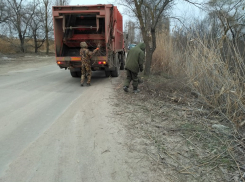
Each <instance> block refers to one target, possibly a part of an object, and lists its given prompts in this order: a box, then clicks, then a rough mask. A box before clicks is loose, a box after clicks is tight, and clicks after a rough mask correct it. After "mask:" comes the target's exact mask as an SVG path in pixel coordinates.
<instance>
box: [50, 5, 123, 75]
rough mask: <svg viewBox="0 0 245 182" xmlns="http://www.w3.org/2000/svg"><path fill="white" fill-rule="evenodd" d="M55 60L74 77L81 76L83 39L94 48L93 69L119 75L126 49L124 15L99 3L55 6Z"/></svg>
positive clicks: (89, 46) (112, 7)
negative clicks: (98, 46) (95, 50)
mask: <svg viewBox="0 0 245 182" xmlns="http://www.w3.org/2000/svg"><path fill="white" fill-rule="evenodd" d="M52 11H53V23H54V38H55V53H56V62H57V64H58V66H59V67H60V68H65V69H67V68H68V69H70V72H71V76H72V77H80V76H81V57H80V54H79V51H80V42H83V41H85V42H86V43H87V45H88V49H89V50H90V51H93V50H94V49H96V47H97V44H98V43H100V44H101V47H100V49H99V51H97V52H96V54H95V55H94V56H93V57H92V59H91V68H92V71H96V70H104V71H105V75H106V76H107V77H108V76H110V75H111V76H112V77H118V75H119V69H121V70H122V69H124V65H125V49H124V40H123V18H122V15H121V14H120V12H119V11H118V9H117V7H116V6H113V5H112V4H97V5H83V6H53V7H52Z"/></svg>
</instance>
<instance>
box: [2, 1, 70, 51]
mask: <svg viewBox="0 0 245 182" xmlns="http://www.w3.org/2000/svg"><path fill="white" fill-rule="evenodd" d="M68 4H69V0H0V27H1V29H2V30H3V31H2V32H1V35H4V36H5V37H6V39H7V41H9V42H10V43H11V42H12V40H13V38H18V39H19V44H17V45H16V44H15V43H14V42H12V45H13V47H15V48H17V49H19V50H20V51H21V52H25V51H26V45H25V40H26V39H32V40H33V47H34V50H35V53H37V52H38V49H39V48H40V47H41V46H42V45H43V44H44V43H45V45H46V46H45V47H46V54H48V53H49V39H50V38H51V37H52V34H51V32H52V30H53V25H52V12H51V10H52V6H53V5H68Z"/></svg>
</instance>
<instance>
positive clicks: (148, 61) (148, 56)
mask: <svg viewBox="0 0 245 182" xmlns="http://www.w3.org/2000/svg"><path fill="white" fill-rule="evenodd" d="M151 62H152V50H151V48H150V45H149V43H146V61H145V72H144V75H145V76H149V75H150V73H151Z"/></svg>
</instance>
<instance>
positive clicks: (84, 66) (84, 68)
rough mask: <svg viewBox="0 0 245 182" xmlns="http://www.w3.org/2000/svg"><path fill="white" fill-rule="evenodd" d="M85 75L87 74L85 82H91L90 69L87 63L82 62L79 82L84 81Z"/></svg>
mask: <svg viewBox="0 0 245 182" xmlns="http://www.w3.org/2000/svg"><path fill="white" fill-rule="evenodd" d="M85 75H86V76H87V79H88V80H87V83H90V82H91V76H92V70H91V66H90V64H89V63H83V62H82V68H81V84H83V83H84V80H85Z"/></svg>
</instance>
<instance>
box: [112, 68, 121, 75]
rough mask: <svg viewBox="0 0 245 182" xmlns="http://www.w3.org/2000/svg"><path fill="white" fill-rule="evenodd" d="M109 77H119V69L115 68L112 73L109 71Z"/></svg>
mask: <svg viewBox="0 0 245 182" xmlns="http://www.w3.org/2000/svg"><path fill="white" fill-rule="evenodd" d="M111 76H112V77H118V76H119V68H118V67H115V70H114V71H111Z"/></svg>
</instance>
